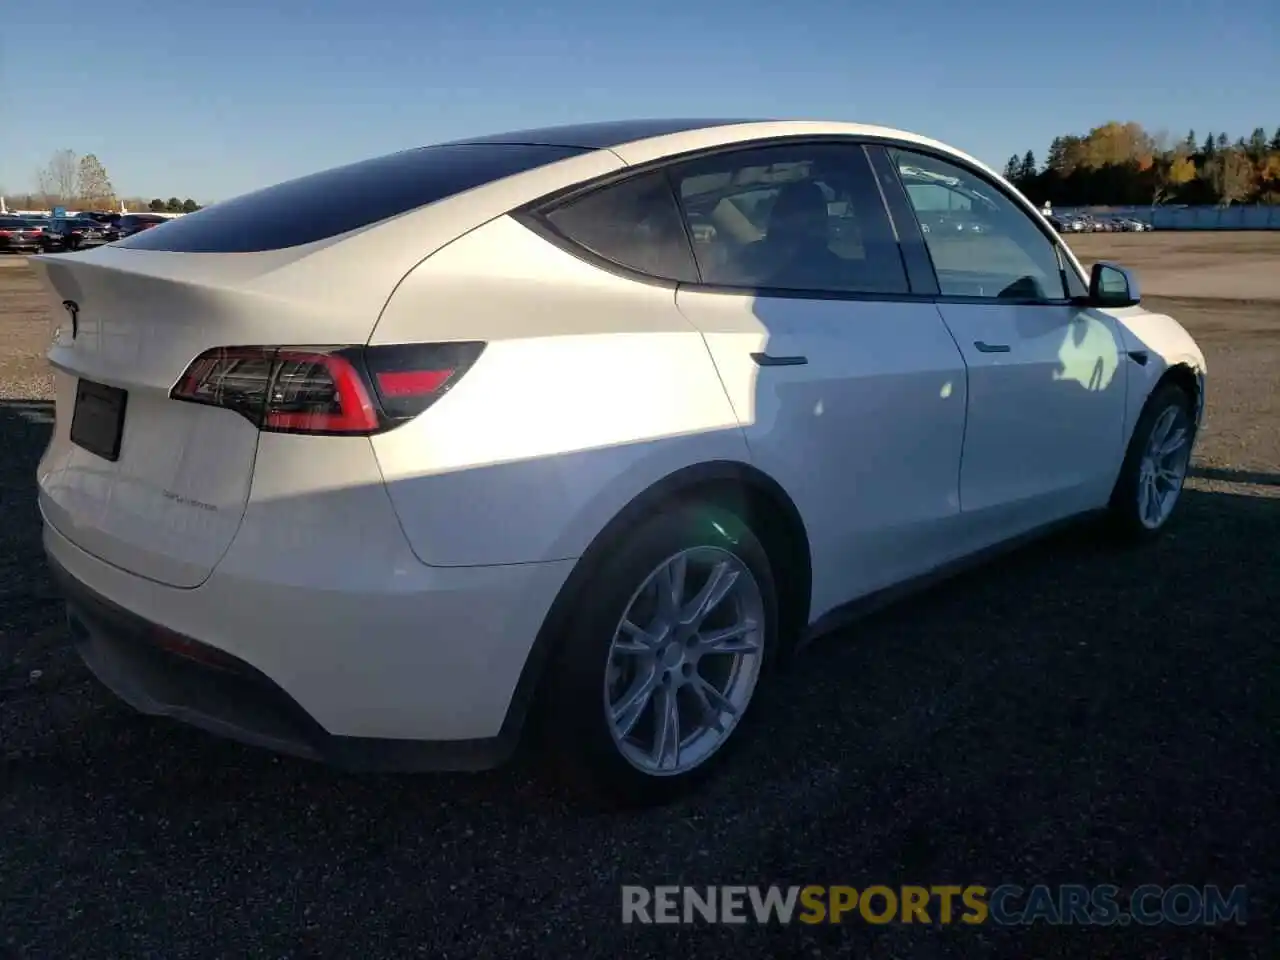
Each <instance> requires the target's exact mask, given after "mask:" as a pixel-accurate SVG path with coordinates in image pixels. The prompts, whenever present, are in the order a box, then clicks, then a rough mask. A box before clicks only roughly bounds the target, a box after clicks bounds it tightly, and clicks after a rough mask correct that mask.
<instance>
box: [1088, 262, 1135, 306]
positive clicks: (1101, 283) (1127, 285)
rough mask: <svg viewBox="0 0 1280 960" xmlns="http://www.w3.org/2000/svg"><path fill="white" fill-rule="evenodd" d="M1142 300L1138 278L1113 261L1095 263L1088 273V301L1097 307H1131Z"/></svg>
mask: <svg viewBox="0 0 1280 960" xmlns="http://www.w3.org/2000/svg"><path fill="white" fill-rule="evenodd" d="M1141 300H1142V292H1141V291H1140V290H1139V289H1138V278H1137V277H1135V276H1134V275H1133V273H1132V272H1131V271H1129V270H1126V269H1125V268H1124V267H1121V266H1117V265H1116V264H1114V263H1095V264H1094V265H1093V270H1092V272H1091V273H1090V274H1089V301H1090V302H1091V303H1092V304H1093V305H1094V306H1097V307H1132V306H1134V305H1135V304H1137V303H1140V302H1141Z"/></svg>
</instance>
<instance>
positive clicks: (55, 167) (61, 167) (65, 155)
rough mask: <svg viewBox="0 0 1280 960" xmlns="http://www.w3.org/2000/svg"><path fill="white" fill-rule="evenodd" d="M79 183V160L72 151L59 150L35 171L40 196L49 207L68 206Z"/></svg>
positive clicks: (74, 195)
mask: <svg viewBox="0 0 1280 960" xmlns="http://www.w3.org/2000/svg"><path fill="white" fill-rule="evenodd" d="M79 181H80V158H79V157H78V156H77V155H76V152H75V151H74V150H59V151H58V152H57V153H55V154H54V155H53V156H52V157H50V158H49V162H48V163H47V164H46V165H45V166H43V167H41V168H40V169H39V170H38V171H36V183H37V184H38V185H39V190H40V194H41V196H42V197H43V199H44V202H45V203H46V204H47V205H49V206H57V205H59V204H70V203H71V202H72V201H73V200H75V198H76V188H77V187H78V186H79Z"/></svg>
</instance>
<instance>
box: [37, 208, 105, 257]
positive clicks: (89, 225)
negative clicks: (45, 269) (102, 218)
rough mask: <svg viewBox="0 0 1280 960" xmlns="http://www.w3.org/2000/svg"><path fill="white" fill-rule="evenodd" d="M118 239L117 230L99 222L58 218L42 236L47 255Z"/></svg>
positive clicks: (52, 221)
mask: <svg viewBox="0 0 1280 960" xmlns="http://www.w3.org/2000/svg"><path fill="white" fill-rule="evenodd" d="M114 239H116V235H115V230H114V229H113V228H112V227H110V226H108V225H107V224H104V223H99V222H98V221H97V220H92V219H87V218H86V219H81V218H79V217H75V218H71V217H67V218H56V219H53V220H51V221H50V222H49V226H48V227H47V228H46V229H45V231H44V233H43V234H42V236H41V245H42V246H43V248H44V251H45V252H46V253H56V252H59V251H64V250H80V249H83V248H87V247H97V246H101V245H102V244H104V243H110V242H111V241H112V240H114Z"/></svg>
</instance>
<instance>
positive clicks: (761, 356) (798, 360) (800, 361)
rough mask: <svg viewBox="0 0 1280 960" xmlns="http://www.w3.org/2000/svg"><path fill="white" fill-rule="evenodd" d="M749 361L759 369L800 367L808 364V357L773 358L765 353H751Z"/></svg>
mask: <svg viewBox="0 0 1280 960" xmlns="http://www.w3.org/2000/svg"><path fill="white" fill-rule="evenodd" d="M751 359H752V360H754V361H755V362H756V364H757V365H758V366H761V367H802V366H804V365H805V364H806V363H808V362H809V358H808V357H801V356H792V357H775V356H771V355H770V354H767V353H753V354H752V355H751Z"/></svg>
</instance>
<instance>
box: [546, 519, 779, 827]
mask: <svg viewBox="0 0 1280 960" xmlns="http://www.w3.org/2000/svg"><path fill="white" fill-rule="evenodd" d="M700 546H701V547H715V548H719V549H720V550H723V551H726V552H728V553H731V554H733V555H734V556H735V557H736V558H737V559H738V560H740V561H741V562H742V564H743V565H745V567H746V568H747V570H749V571H750V573H751V576H752V577H754V579H755V582H756V585H757V586H758V587H759V594H760V598H761V599H762V601H763V603H762V608H763V623H762V627H761V630H760V637H761V639H762V641H763V643H762V646H763V652H762V656H761V659H760V669H759V673H758V675H757V679H756V683H755V688H754V691H753V693H752V695H751V698H750V700H749V701H748V702H747V704H746V707H745V709H743V710H742V711H741V714H740V716H739V718H738V720H737V723H736V725H735V726H734V727H733V728H732V729H731V730H730V731H729V732H728V734H727V736H726V737H725V738H724V740H723V741H722V742H721V743H720V745H719V746H718V747H717V748H716V749H715V751H714V752H713V753H712V754H711V755H710V756H709V757H707V758H706V759H705V760H704V761H703V762H702V763H701V764H700V765H698V766H696V767H694V768H693V769H692V770H689V771H687V772H682V773H672V774H661V775H660V774H654V773H649V772H646V771H643V770H641V769H640V768H639V767H638V766H636V765H635V764H633V763H632V762H631V761H630V760H628V759H627V757H626V756H625V755H624V754H623V752H622V749H621V748H620V747H619V745H618V743H617V742H616V741H615V739H614V735H613V733H612V730H611V725H610V723H609V721H608V719H607V718H606V715H605V711H606V703H605V699H606V698H605V680H606V671H607V670H608V669H609V651H610V647H611V644H612V642H613V638H614V634H615V631H616V630H617V629H618V624H619V622H620V621H621V619H622V617H623V615H624V614H625V613H626V612H627V610H628V607H629V605H630V603H631V601H632V599H633V597H634V596H635V595H636V593H637V591H638V590H639V588H640V587H641V585H642V584H643V583H644V582H645V580H646V579H647V578H648V577H649V575H650V574H651V573H652V572H653V571H654V570H656V569H657V568H658V567H660V566H661V565H662V563H663V561H664V560H666V559H667V558H669V557H672V556H674V555H675V554H677V553H679V552H680V551H682V550H685V549H687V548H691V547H700ZM578 597H579V598H580V600H578V601H576V602H579V603H580V606H578V607H577V609H575V610H574V611H573V613H572V614H571V615H570V616H569V618H568V622H567V624H566V628H565V630H564V631H563V633H562V635H561V636H560V638H559V642H558V646H557V648H556V650H555V652H554V653H553V655H552V657H551V659H550V662H549V663H548V665H547V671H546V673H545V674H544V675H543V683H542V689H541V692H540V693H541V696H540V705H541V707H542V711H541V712H542V719H543V723H542V724H540V727H541V730H540V734H541V736H540V739H541V740H542V741H543V742H542V746H543V748H544V750H543V752H544V753H549V754H550V757H549V759H550V760H551V761H552V762H553V763H554V764H555V765H556V767H557V768H558V769H559V771H560V772H561V774H562V775H563V776H564V779H565V780H566V782H567V784H568V786H569V787H570V788H571V790H572V791H573V792H574V793H575V794H576V795H577V796H578V797H579V799H582V800H585V801H587V802H588V803H590V804H591V805H593V806H600V805H602V806H605V807H611V808H617V807H646V806H655V805H659V804H663V803H667V802H669V801H671V800H674V799H676V798H677V797H679V796H681V795H683V794H685V793H687V792H688V791H690V790H692V789H693V788H694V787H695V786H696V785H697V784H699V783H701V782H702V781H703V780H704V779H705V778H706V777H707V776H708V775H709V774H710V773H711V772H712V771H713V770H714V769H715V768H716V767H717V766H718V765H719V764H720V763H722V762H723V761H724V760H725V758H726V756H728V754H729V753H730V752H731V751H732V749H733V748H734V747H736V746H737V745H738V744H739V743H740V742H741V741H742V739H743V735H744V733H745V732H746V730H747V728H748V725H749V724H750V722H751V720H752V719H753V714H754V710H753V709H752V708H753V707H754V704H755V702H756V701H757V700H759V699H760V691H761V689H762V687H763V686H764V685H765V684H766V683H767V680H768V678H769V676H770V675H771V673H772V667H773V665H774V663H775V662H776V660H777V655H778V649H777V648H778V646H779V633H778V606H777V591H776V587H775V585H774V577H773V573H772V570H771V568H770V564H769V558H768V556H767V555H766V553H765V550H764V548H763V547H762V546H761V544H760V541H759V540H758V539H757V538H756V536H755V535H754V534H753V533H752V532H751V530H750V529H748V528H747V526H746V524H745V523H743V521H742V520H741V519H739V518H738V517H737V516H736V515H734V514H732V513H730V512H728V511H726V510H723V509H721V508H718V507H714V506H711V505H708V504H704V503H680V504H676V505H673V506H671V507H670V508H669V509H667V510H664V511H663V512H661V513H657V514H654V515H653V516H650V517H649V518H647V519H646V520H644V521H642V522H641V523H640V524H638V525H637V526H636V527H634V528H632V529H631V530H630V531H628V532H627V533H626V534H625V536H624V538H623V539H622V541H621V542H620V543H619V544H618V545H617V547H616V548H615V549H614V551H613V552H612V553H611V554H610V555H609V558H608V559H607V560H605V561H604V562H603V563H601V564H600V566H599V568H598V569H597V570H595V571H593V573H592V574H591V576H590V577H589V578H588V579H587V580H586V581H585V582H584V585H583V587H582V589H581V590H580V592H579V594H578Z"/></svg>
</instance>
